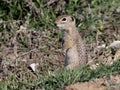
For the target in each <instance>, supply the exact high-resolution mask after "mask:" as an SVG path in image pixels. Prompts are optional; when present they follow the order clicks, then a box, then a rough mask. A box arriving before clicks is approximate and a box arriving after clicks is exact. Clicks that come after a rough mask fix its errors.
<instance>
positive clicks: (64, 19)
mask: <svg viewBox="0 0 120 90" xmlns="http://www.w3.org/2000/svg"><path fill="white" fill-rule="evenodd" d="M55 24H56V25H57V27H58V28H59V29H62V30H66V29H69V28H75V18H74V17H73V16H71V15H61V16H58V17H57V18H56V20H55Z"/></svg>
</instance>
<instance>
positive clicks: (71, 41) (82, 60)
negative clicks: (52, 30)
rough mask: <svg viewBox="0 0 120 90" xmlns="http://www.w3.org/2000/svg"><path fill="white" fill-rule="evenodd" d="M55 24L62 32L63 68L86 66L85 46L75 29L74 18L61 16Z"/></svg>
mask: <svg viewBox="0 0 120 90" xmlns="http://www.w3.org/2000/svg"><path fill="white" fill-rule="evenodd" d="M55 24H56V25H57V27H58V28H59V29H61V31H62V38H63V51H64V52H65V67H66V66H67V67H70V68H73V67H76V66H83V65H85V64H87V54H86V49H85V45H84V43H83V40H82V38H81V36H80V34H79V32H78V31H77V29H76V25H75V18H74V17H73V16H71V15H61V16H59V17H57V18H56V20H55Z"/></svg>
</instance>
